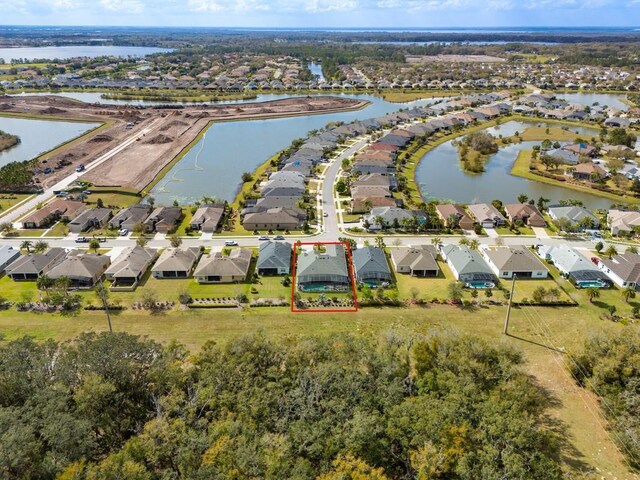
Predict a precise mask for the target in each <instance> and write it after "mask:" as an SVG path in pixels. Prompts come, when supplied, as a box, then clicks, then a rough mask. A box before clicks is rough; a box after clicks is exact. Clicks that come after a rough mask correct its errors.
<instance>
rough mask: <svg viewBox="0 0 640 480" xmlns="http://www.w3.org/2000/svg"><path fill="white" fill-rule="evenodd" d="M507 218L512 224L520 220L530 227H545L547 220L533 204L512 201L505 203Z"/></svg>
mask: <svg viewBox="0 0 640 480" xmlns="http://www.w3.org/2000/svg"><path fill="white" fill-rule="evenodd" d="M504 210H505V212H506V213H507V218H508V219H509V222H511V223H512V224H517V223H518V222H522V224H523V225H528V226H530V227H546V226H547V222H546V221H545V219H544V217H543V216H542V214H541V213H540V210H538V209H537V208H536V207H535V206H533V205H530V204H528V203H512V204H509V205H505V207H504Z"/></svg>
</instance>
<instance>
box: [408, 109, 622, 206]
mask: <svg viewBox="0 0 640 480" xmlns="http://www.w3.org/2000/svg"><path fill="white" fill-rule="evenodd" d="M534 124H537V125H544V122H535V123H531V124H526V123H523V122H515V121H512V122H507V123H505V124H504V125H500V126H498V127H492V128H488V129H487V130H486V131H487V132H488V133H490V134H492V135H494V136H498V135H502V136H505V137H507V136H511V135H513V134H515V132H516V131H519V132H523V131H524V130H526V129H527V127H529V126H531V125H534ZM571 130H572V131H577V132H578V133H580V134H583V135H585V136H586V137H591V136H595V135H597V134H598V132H597V130H591V129H584V128H571ZM540 143H541V142H522V143H519V144H513V145H509V146H506V147H503V148H500V151H499V152H498V153H496V154H495V155H492V156H491V157H490V158H489V160H488V161H487V163H486V166H485V168H486V171H485V172H483V173H482V174H477V175H472V174H469V173H466V172H464V171H463V169H462V166H461V163H460V160H459V157H458V150H457V148H456V147H455V146H454V145H453V144H452V142H451V141H449V142H446V143H443V144H442V145H438V146H437V147H435V148H434V149H433V150H431V151H429V152H427V154H426V155H425V156H424V157H422V160H421V161H420V164H419V165H418V168H417V170H416V180H417V183H418V185H419V186H420V192H421V193H422V197H423V198H424V199H425V200H431V199H439V200H445V201H453V202H460V203H467V204H468V203H478V202H490V201H491V200H494V199H499V200H502V201H503V202H504V203H515V202H517V197H518V195H520V194H523V193H524V194H525V195H527V196H528V197H529V198H533V199H536V200H537V199H538V198H539V197H540V196H542V197H545V198H548V199H550V200H551V202H552V203H557V202H558V201H559V200H562V199H577V200H581V201H582V202H583V203H584V205H585V206H586V207H588V208H608V207H609V206H610V205H611V203H612V202H611V200H607V199H603V198H601V197H597V196H595V195H590V194H588V193H582V192H578V191H575V190H570V189H566V188H562V187H556V186H553V185H548V184H545V183H541V182H535V181H532V180H527V179H525V178H522V177H516V176H513V175H511V173H510V172H511V168H512V167H513V163H514V162H515V160H516V158H517V157H518V153H519V152H520V151H522V150H530V149H531V148H533V146H534V145H539V144H540Z"/></svg>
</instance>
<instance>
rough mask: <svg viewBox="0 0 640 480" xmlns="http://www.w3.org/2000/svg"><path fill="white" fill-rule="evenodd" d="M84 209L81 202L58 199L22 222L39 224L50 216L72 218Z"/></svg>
mask: <svg viewBox="0 0 640 480" xmlns="http://www.w3.org/2000/svg"><path fill="white" fill-rule="evenodd" d="M85 207H86V205H85V204H84V203H82V202H79V201H76V200H65V199H63V198H58V199H56V200H54V201H53V202H51V203H48V204H46V205H44V206H43V207H42V208H39V209H38V210H36V211H35V212H33V213H32V214H30V215H28V216H27V217H25V218H24V220H23V221H22V222H23V223H26V222H33V223H40V222H42V221H43V220H44V219H45V218H47V217H49V216H50V215H64V216H66V217H69V218H73V217H74V216H75V214H76V213H77V212H78V211H80V210H82V209H83V208H85Z"/></svg>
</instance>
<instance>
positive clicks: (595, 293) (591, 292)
mask: <svg viewBox="0 0 640 480" xmlns="http://www.w3.org/2000/svg"><path fill="white" fill-rule="evenodd" d="M586 294H587V298H588V299H589V302H590V303H593V301H594V300H595V299H596V298H600V291H599V290H598V289H597V288H596V287H589V288H587V290H586Z"/></svg>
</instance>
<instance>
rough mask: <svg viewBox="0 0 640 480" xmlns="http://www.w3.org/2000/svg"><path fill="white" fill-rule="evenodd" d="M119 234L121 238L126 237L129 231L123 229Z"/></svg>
mask: <svg viewBox="0 0 640 480" xmlns="http://www.w3.org/2000/svg"><path fill="white" fill-rule="evenodd" d="M118 233H119V234H120V236H121V237H124V236H125V235H126V234H127V233H129V230H127V229H126V228H121V229H120V231H119V232H118Z"/></svg>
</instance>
